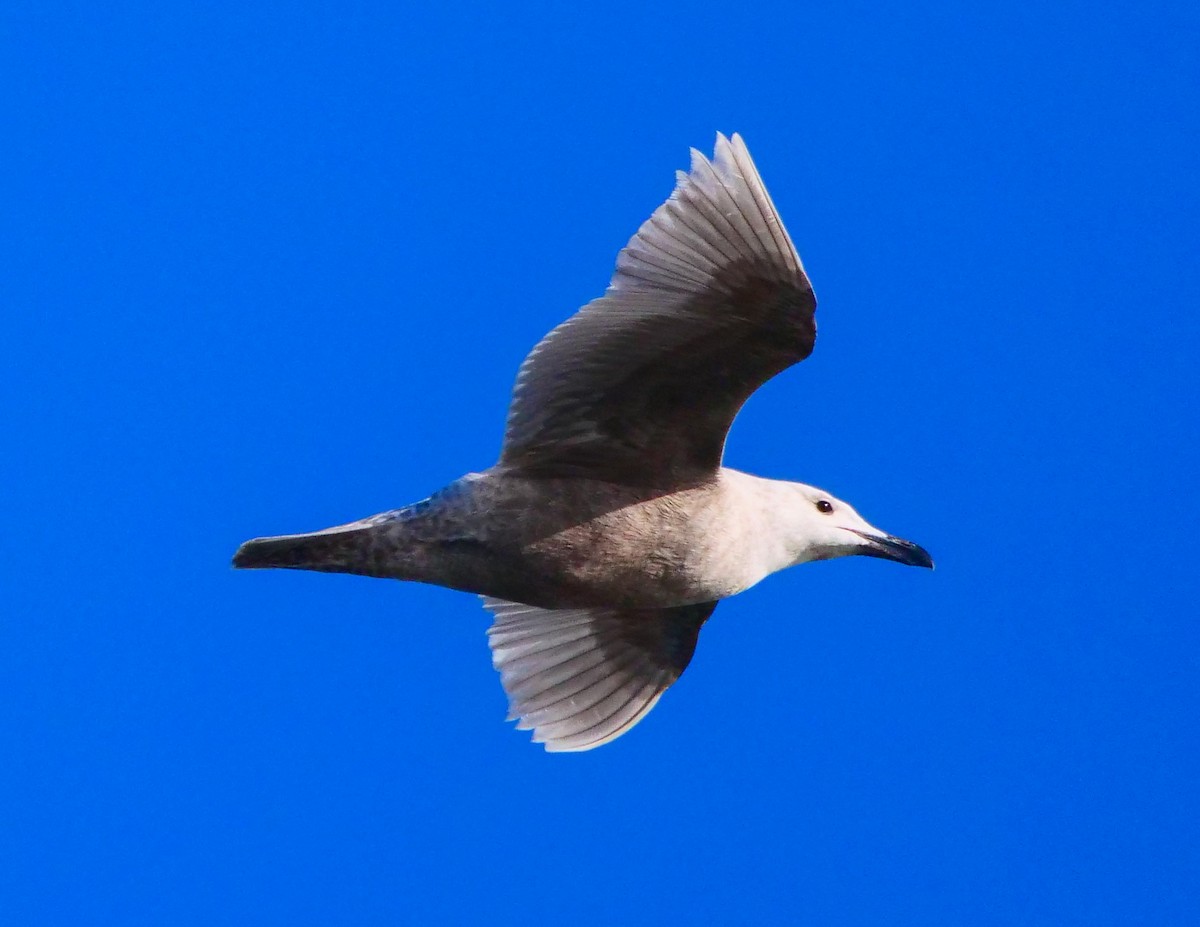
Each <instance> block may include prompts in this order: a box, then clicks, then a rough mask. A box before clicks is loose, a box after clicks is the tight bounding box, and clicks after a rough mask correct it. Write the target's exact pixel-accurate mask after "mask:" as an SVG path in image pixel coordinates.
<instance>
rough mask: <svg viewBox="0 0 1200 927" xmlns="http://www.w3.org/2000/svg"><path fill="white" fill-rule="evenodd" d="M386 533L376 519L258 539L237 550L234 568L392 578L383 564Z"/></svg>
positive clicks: (386, 549) (386, 547) (386, 546)
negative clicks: (314, 571)
mask: <svg viewBox="0 0 1200 927" xmlns="http://www.w3.org/2000/svg"><path fill="white" fill-rule="evenodd" d="M381 533H382V532H380V530H379V529H378V527H377V525H376V524H374V523H373V520H372V519H366V520H364V521H361V522H354V523H352V524H349V525H340V526H338V527H336V528H326V529H325V530H324V531H312V532H309V533H307V534H284V535H280V536H278V537H269V538H254V539H253V540H251V541H247V542H246V543H245V544H243V545H242V546H241V547H239V548H238V549H237V553H235V554H234V555H233V566H234V567H235V568H236V569H239V570H265V569H272V568H278V569H285V570H317V571H319V572H325V573H366V574H368V575H377V576H378V575H385V576H386V575H390V571H389V570H387V568H386V566H385V565H384V563H382V562H377V561H381V560H382V559H383V557H382V556H381V555H385V554H386V553H387V552H388V547H389V546H390V545H387V544H386V543H383V541H384V539H383V538H382V537H381V536H380V535H381Z"/></svg>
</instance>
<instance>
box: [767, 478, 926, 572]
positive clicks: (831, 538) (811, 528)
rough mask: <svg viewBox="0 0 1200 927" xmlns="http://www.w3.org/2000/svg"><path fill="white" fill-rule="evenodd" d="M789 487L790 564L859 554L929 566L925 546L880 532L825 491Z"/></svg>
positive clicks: (804, 486)
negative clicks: (791, 557)
mask: <svg viewBox="0 0 1200 927" xmlns="http://www.w3.org/2000/svg"><path fill="white" fill-rule="evenodd" d="M790 488H791V489H792V490H793V497H792V499H791V500H790V504H789V505H788V512H787V516H786V517H787V519H788V521H789V522H790V523H791V529H792V530H791V531H789V532H788V533H789V535H790V536H791V538H792V544H793V547H794V549H793V550H792V551H791V554H792V556H793V557H794V558H795V559H794V560H793V561H792V562H793V563H806V562H807V561H809V560H831V559H832V558H834V557H849V556H851V555H853V554H863V555H865V556H867V557H882V558H883V559H885V560H895V561H896V562H897V563H904V564H907V565H909V566H920V567H929V568H930V569H932V568H933V558H932V557H930V556H929V552H928V551H927V550H925V548H923V547H921V546H920V545H918V544H914V543H913V542H912V541H905V540H903V539H902V538H898V537H894V536H893V535H890V534H888V533H886V532H884V531H880V530H879V529H878V528H876V527H874V526H873V525H870V524H868V523H867V521H866V520H865V519H864V518H863V517H862V516H861V515H859V514H858V512H856V511H855V510H854V507H853V506H851V505H849V504H847V503H845V502H842V501H841V500H840V499H838V498H836V497H834V496H832V495H830V494H829V493H827V492H825V490H823V489H817V487H815V486H806V485H805V484H803V483H792V484H790Z"/></svg>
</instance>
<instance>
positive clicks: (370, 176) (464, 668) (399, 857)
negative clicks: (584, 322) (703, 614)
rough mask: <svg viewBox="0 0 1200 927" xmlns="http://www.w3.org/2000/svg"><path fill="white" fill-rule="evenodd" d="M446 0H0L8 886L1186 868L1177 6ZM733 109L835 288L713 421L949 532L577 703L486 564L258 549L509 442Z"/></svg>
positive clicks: (921, 905) (1158, 875)
mask: <svg viewBox="0 0 1200 927" xmlns="http://www.w3.org/2000/svg"><path fill="white" fill-rule="evenodd" d="M431 6H432V5H428V4H420V5H416V4H414V5H403V4H382V3H381V4H357V3H356V4H349V5H346V4H343V5H340V6H338V7H337V8H334V7H332V6H326V5H304V4H279V5H276V6H264V5H259V4H253V3H251V4H225V5H214V4H189V5H180V4H155V5H129V4H121V3H117V4H104V5H95V4H69V5H68V4H56V3H36V4H34V3H17V4H9V5H8V6H7V7H6V11H5V12H4V14H3V16H2V19H3V23H4V29H3V33H2V35H3V38H2V39H0V41H2V42H3V47H2V49H0V51H2V54H0V71H2V72H3V74H2V77H3V87H4V90H3V91H2V92H0V108H2V113H0V115H2V117H3V121H4V124H5V125H6V126H7V127H8V131H7V132H6V133H5V135H6V141H5V145H4V153H3V158H2V160H3V170H0V202H3V204H4V207H3V210H0V249H2V253H3V255H4V260H3V264H4V268H3V270H2V271H0V296H2V302H3V308H4V318H5V320H6V326H7V330H8V331H7V336H6V337H5V338H3V339H2V344H0V361H2V363H0V395H3V397H4V401H3V404H2V406H0V408H2V409H3V415H4V430H5V433H6V434H7V436H8V441H7V442H6V445H5V451H4V453H3V454H0V477H2V479H3V485H4V486H5V492H4V493H3V494H0V515H2V517H3V521H4V525H5V529H6V530H5V531H4V532H3V533H0V564H2V565H0V576H2V581H3V589H4V600H5V607H4V609H3V611H4V613H5V616H6V617H4V619H3V620H2V621H0V680H3V682H0V693H2V696H0V742H3V743H4V744H5V756H4V760H3V762H0V822H2V823H0V919H3V920H4V921H5V922H6V923H13V924H60V923H61V924H121V925H134V924H154V925H162V924H173V925H174V924H181V925H184V924H197V925H199V924H206V925H207V924H213V923H224V924H292V925H294V924H322V925H325V924H376V923H380V924H382V923H388V924H395V923H439V922H440V923H477V922H486V923H489V924H496V925H499V924H509V923H514V924H515V923H521V924H527V923H539V922H554V923H561V922H570V923H574V924H580V925H584V924H614V923H623V924H637V923H651V922H654V923H662V922H664V921H670V922H684V923H686V922H708V923H722V924H739V923H745V924H762V923H782V922H792V923H812V924H822V925H842V924H847V925H849V924H871V925H878V924H921V925H928V924H973V925H990V924H997V925H1000V924H1054V925H1064V924H1088V925H1095V924H1107V923H1112V924H1131V923H1145V924H1155V925H1161V924H1179V923H1184V922H1187V921H1188V920H1190V919H1191V918H1193V917H1194V916H1195V911H1196V910H1197V907H1198V905H1200V897H1198V896H1200V889H1198V887H1197V886H1198V885H1200V838H1198V836H1197V834H1198V832H1200V829H1198V824H1200V821H1198V817H1200V814H1198V812H1200V802H1198V800H1197V792H1196V782H1197V781H1198V780H1200V757H1198V751H1197V739H1196V718H1197V713H1198V710H1200V686H1198V683H1197V678H1198V670H1200V633H1198V631H1197V615H1196V611H1197V609H1196V602H1197V597H1198V593H1200V588H1198V586H1200V584H1198V583H1197V567H1196V559H1195V554H1194V549H1195V546H1196V533H1197V523H1198V519H1200V506H1198V504H1197V492H1196V481H1197V476H1198V469H1200V468H1198V464H1200V455H1198V453H1197V437H1196V427H1197V414H1196V413H1197V394H1198V387H1200V383H1198V382H1197V379H1198V378H1197V374H1196V360H1195V358H1196V356H1197V351H1198V350H1200V324H1198V322H1197V310H1196V305H1197V298H1196V297H1197V285H1196V281H1197V273H1196V267H1197V264H1196V256H1197V253H1200V234H1198V233H1197V223H1196V216H1197V214H1198V209H1200V195H1198V194H1200V183H1198V181H1197V171H1196V139H1197V138H1200V117H1198V112H1197V106H1196V92H1197V78H1198V77H1200V74H1198V70H1200V68H1198V67H1197V59H1196V57H1195V48H1196V41H1197V36H1198V35H1200V29H1198V27H1200V16H1198V15H1197V13H1196V7H1195V6H1194V5H1185V4H1178V5H1173V4H1168V3H1157V4H1156V3H1150V4H1138V5H1133V4H1128V5H1125V6H1120V5H1110V6H1107V7H1097V6H1096V5H1094V4H1081V3H1050V4H1039V5H1037V8H1036V9H1034V8H1026V7H1027V6H1028V5H1021V4H1018V5H1015V6H1014V5H1013V4H999V3H997V4H976V5H970V6H964V5H961V4H948V3H947V4H937V3H917V4H901V5H883V6H880V5H876V4H854V3H850V4H844V3H843V4H828V5H825V6H813V5H809V4H778V5H769V4H755V3H749V4H737V5H733V6H729V5H716V4H713V5H708V6H705V5H702V4H701V5H696V4H687V5H684V4H676V3H662V4H653V5H648V4H633V3H628V4H590V5H587V6H586V7H583V6H581V5H574V8H572V9H568V8H567V5H566V4H561V5H550V4H538V5H525V4H515V5H508V4H504V5H501V4H463V5H456V6H451V7H446V8H444V9H441V10H434V9H432V8H431ZM717 130H721V131H725V132H732V131H738V132H741V133H742V134H743V135H744V136H745V138H746V139H747V141H748V143H749V145H750V148H751V151H752V152H753V153H754V155H755V158H756V159H757V162H758V165H759V167H760V170H761V171H762V174H763V176H764V178H765V180H766V182H767V185H768V187H769V189H770V190H771V192H772V194H773V196H774V198H775V201H776V203H777V205H778V207H779V209H780V211H781V214H782V216H783V218H784V220H785V222H786V223H787V225H788V227H789V230H790V231H791V234H792V237H793V238H794V239H795V241H796V244H797V246H798V248H799V249H800V252H801V254H802V256H803V258H804V261H805V264H806V266H807V268H808V270H809V273H810V275H811V276H812V279H813V281H814V284H815V287H816V291H817V295H818V298H819V301H820V309H819V311H818V320H819V324H820V337H819V339H818V343H817V348H816V352H815V353H814V354H813V356H812V358H811V359H809V360H808V361H806V362H805V363H804V364H802V365H800V366H799V367H797V368H794V369H793V370H791V371H789V372H787V373H785V374H784V375H782V376H780V377H779V378H778V379H776V380H775V381H773V382H772V383H770V384H768V386H767V387H766V388H764V389H763V390H762V391H761V392H760V393H759V394H757V395H756V396H755V397H754V399H753V400H752V401H751V403H750V404H749V405H748V406H747V407H746V409H745V410H744V412H743V414H742V415H741V416H740V417H739V419H738V421H737V423H736V424H735V427H734V429H733V433H732V436H731V439H730V444H729V448H728V457H727V461H728V462H729V463H730V464H731V465H733V466H736V467H738V468H740V469H745V470H749V471H751V472H756V473H760V474H763V475H767V476H775V477H783V478H794V479H799V480H803V481H805V482H809V483H814V484H816V485H820V486H823V487H826V488H828V489H829V490H830V491H832V492H834V493H836V494H838V495H839V496H841V497H843V498H846V499H848V500H850V501H852V502H853V503H854V504H855V505H856V506H857V507H858V508H859V510H860V511H862V512H863V514H864V515H865V516H866V517H868V518H869V519H870V520H872V521H873V522H875V523H876V524H878V525H880V526H881V527H884V528H886V529H888V530H890V531H894V532H895V533H897V534H900V535H903V536H906V537H911V538H913V539H914V540H917V541H919V542H920V543H922V544H924V545H925V546H927V547H928V548H929V549H930V550H931V551H932V552H933V554H934V556H935V557H936V559H937V561H938V569H937V570H936V572H934V573H932V574H930V573H928V572H927V571H921V570H909V569H903V568H901V567H898V566H895V565H892V564H887V563H883V562H881V561H877V560H867V559H865V558H853V559H850V560H846V561H839V562H830V563H819V564H813V565H809V566H805V567H801V568H798V569H796V570H793V571H790V572H786V573H784V574H782V575H779V576H776V577H773V578H772V579H770V580H769V581H767V582H765V583H764V584H762V585H761V586H759V587H757V588H755V589H753V590H751V591H750V592H748V593H746V594H744V595H742V596H740V597H737V598H735V599H733V600H731V601H728V602H726V603H724V604H723V605H722V606H721V607H720V609H719V610H718V611H717V613H716V615H715V616H714V619H713V621H712V622H710V624H709V625H708V626H707V627H706V628H705V630H704V633H703V635H702V638H701V641H700V646H699V648H698V650H697V654H696V658H695V660H694V661H693V663H692V666H691V668H690V669H689V670H688V672H687V674H686V675H685V676H684V677H683V679H682V680H681V681H680V683H679V684H678V685H677V686H676V687H675V688H674V689H672V691H670V692H669V693H668V694H667V695H666V697H665V698H664V699H663V701H662V702H661V703H660V705H659V707H658V708H657V709H656V710H655V711H654V712H653V714H652V715H651V716H650V717H649V718H648V719H647V720H646V721H645V722H644V723H643V724H642V725H641V726H640V727H639V728H638V729H637V730H635V731H634V732H633V733H632V734H630V735H629V736H627V737H625V738H623V739H622V740H620V741H618V742H616V743H614V744H612V745H610V746H608V747H606V748H604V749H602V750H599V751H596V752H593V753H590V754H584V755H579V756H549V755H546V754H544V753H543V752H542V751H541V750H540V749H539V748H537V747H534V746H531V745H530V744H529V743H528V742H527V735H525V734H523V733H518V732H514V731H513V730H511V729H510V726H508V725H505V724H504V723H502V720H501V719H502V718H503V716H504V698H503V694H502V692H501V690H500V686H499V683H498V680H497V679H496V677H495V675H494V673H493V672H492V670H491V666H490V661H489V658H488V654H487V649H486V645H485V638H484V629H485V627H486V624H487V618H486V616H485V614H484V612H483V611H482V609H480V608H479V607H478V605H477V603H476V602H475V601H474V600H473V598H472V597H469V596H466V595H461V594H456V593H451V592H448V591H445V590H440V589H434V588H428V587H421V586H415V585H413V586H405V585H401V584H399V583H389V582H383V581H378V580H369V579H364V578H360V577H347V576H322V575H316V574H313V575H308V574H296V573H277V574H276V573H255V574H242V573H235V572H233V571H232V570H230V569H229V567H228V560H229V557H230V555H231V554H232V552H233V550H234V549H235V547H236V545H237V544H238V543H239V542H240V541H242V540H244V539H245V538H247V537H250V536H254V535H258V534H264V533H281V532H287V531H299V530H307V529H314V528H319V527H324V526H326V525H331V524H335V523H340V522H343V521H347V520H349V519H353V518H356V517H360V516H364V515H367V514H371V513H373V512H376V511H380V510H383V509H388V508H392V507H395V506H397V505H399V504H402V503H405V502H409V501H413V500H415V499H418V498H420V497H422V496H424V495H426V494H428V493H429V492H430V491H431V490H433V489H436V488H437V487H438V486H440V485H441V484H443V483H445V482H447V481H448V480H450V479H452V478H454V477H456V476H458V475H459V474H460V473H462V472H465V471H467V470H472V469H481V468H483V467H486V466H488V465H489V464H490V463H491V462H492V461H493V460H494V458H495V455H496V452H497V449H498V445H499V440H500V435H501V429H502V424H503V417H504V412H505V408H506V404H507V398H508V391H509V388H510V386H511V383H512V378H513V375H514V373H515V371H516V367H517V365H518V363H519V362H520V360H521V359H522V358H523V356H524V354H525V352H526V351H527V350H528V349H529V348H530V347H531V346H532V345H533V343H534V342H535V341H536V340H537V339H538V338H539V337H540V336H541V335H542V333H543V332H545V331H546V330H547V329H549V328H550V327H551V326H553V325H554V324H555V323H557V322H558V321H560V320H561V319H563V318H564V317H566V316H567V315H568V314H570V313H571V312H573V311H574V309H575V308H576V307H577V306H578V305H580V304H582V303H583V302H586V301H587V300H589V299H591V298H592V297H594V296H596V295H598V294H599V293H600V292H601V291H602V289H603V287H604V285H605V283H606V281H607V279H608V276H609V273H610V271H611V268H612V261H613V258H614V256H615V254H616V251H617V249H618V248H619V247H620V246H621V245H622V244H623V243H624V242H625V240H626V239H627V238H628V236H629V235H630V234H631V233H632V232H633V231H634V230H635V229H636V228H637V226H638V224H639V223H640V222H641V221H642V220H643V219H644V218H646V216H648V215H649V214H650V212H651V210H653V208H654V207H655V206H656V205H658V203H660V202H661V201H662V199H663V198H665V196H666V195H667V193H668V192H669V191H670V188H671V185H672V176H673V171H674V170H675V169H677V168H680V167H684V166H686V163H687V149H688V148H689V147H690V146H696V147H699V148H702V149H707V150H711V145H712V140H713V137H714V134H715V132H716V131H717Z"/></svg>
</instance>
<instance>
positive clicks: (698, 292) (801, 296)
mask: <svg viewBox="0 0 1200 927" xmlns="http://www.w3.org/2000/svg"><path fill="white" fill-rule="evenodd" d="M815 309H816V300H815V298H814V296H813V292H812V287H811V285H810V284H809V282H808V278H807V276H805V273H804V269H803V267H802V265H801V263H800V258H799V256H798V255H797V254H796V250H795V248H794V246H793V245H792V243H791V240H790V239H789V238H788V235H787V232H786V230H785V229H784V227H783V225H782V223H781V222H780V221H779V217H778V216H777V214H776V213H775V209H774V207H773V205H772V203H771V200H770V197H769V196H768V194H767V191H766V189H765V188H764V187H763V185H762V181H761V179H760V178H759V176H758V172H757V170H756V169H755V167H754V164H753V162H752V161H751V160H750V155H749V152H747V151H746V148H745V145H744V144H743V143H742V140H741V139H740V138H739V137H738V136H736V135H735V136H733V139H732V141H730V140H727V139H725V138H724V136H718V137H717V145H716V154H715V156H714V159H713V161H712V162H710V161H708V160H707V159H706V158H705V157H704V156H703V155H701V154H699V153H698V152H696V151H693V152H692V170H691V172H690V173H688V174H684V173H682V172H681V173H680V174H679V175H678V184H677V186H676V188H675V191H674V192H673V193H672V194H671V198H670V199H669V200H667V202H666V203H664V204H663V205H662V206H660V207H659V208H658V209H657V210H656V211H655V213H654V214H653V215H652V216H651V217H650V219H649V220H647V221H646V222H645V223H644V224H643V225H642V227H641V229H640V230H639V231H638V233H637V234H636V235H635V236H634V237H633V238H632V239H631V240H630V242H629V244H628V245H627V246H626V247H625V248H624V250H622V252H621V254H620V255H619V256H618V259H617V270H616V273H615V274H614V276H613V279H612V282H611V284H610V285H609V288H608V291H607V292H606V293H605V295H604V296H603V297H602V298H600V299H597V300H595V301H593V302H591V303H589V304H588V305H587V306H585V307H584V308H583V309H582V310H580V311H579V312H578V313H576V314H575V316H573V317H572V318H570V319H568V320H567V321H566V322H564V323H563V324H562V325H560V326H559V327H558V328H556V329H555V330H554V331H552V332H551V333H550V334H549V335H547V336H546V337H545V338H544V339H543V340H542V342H541V343H540V344H539V345H538V346H537V347H536V348H534V350H533V352H532V353H531V354H530V355H529V357H528V358H526V360H525V363H524V364H523V365H522V367H521V371H520V374H519V375H518V377H517V384H516V388H515V390H514V394H513V402H512V406H511V408H510V410H509V420H508V429H507V433H506V435H505V442H504V450H503V453H502V455H501V459H500V462H501V464H502V465H505V466H509V467H514V468H520V469H522V470H523V471H525V472H528V473H535V474H544V475H554V476H588V477H592V478H596V479H606V480H610V481H613V482H621V483H628V484H633V485H663V486H674V485H679V484H682V483H687V482H691V481H695V480H699V479H704V478H706V477H708V476H711V475H712V473H713V472H714V471H715V470H716V469H717V468H718V467H719V466H720V464H721V454H722V451H723V448H724V444H725V435H726V433H727V432H728V430H729V426H730V425H731V424H732V422H733V419H734V416H736V415H737V412H738V410H739V409H740V408H741V406H742V404H743V403H744V402H745V401H746V399H747V398H749V396H750V394H751V393H753V392H754V390H756V389H757V388H758V387H759V386H761V385H762V384H763V383H765V382H766V381H767V380H768V379H770V378H771V377H773V376H774V375H775V374H777V373H779V372H780V371H781V370H783V369H785V368H786V367H789V366H790V365H792V364H794V363H796V362H797V361H800V360H803V359H804V358H805V357H807V356H808V355H809V353H810V352H811V351H812V347H813V342H814V340H815V338H816V325H815V322H814V317H813V316H814V310H815Z"/></svg>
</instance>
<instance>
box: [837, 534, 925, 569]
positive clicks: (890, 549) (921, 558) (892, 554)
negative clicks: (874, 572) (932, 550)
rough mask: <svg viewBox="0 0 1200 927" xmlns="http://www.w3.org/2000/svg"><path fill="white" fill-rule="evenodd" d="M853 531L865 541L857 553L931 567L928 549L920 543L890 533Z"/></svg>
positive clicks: (910, 564) (907, 564) (908, 564)
mask: <svg viewBox="0 0 1200 927" xmlns="http://www.w3.org/2000/svg"><path fill="white" fill-rule="evenodd" d="M854 533H855V534H857V535H858V536H859V537H861V538H862V539H863V540H864V541H866V543H865V544H864V545H863V547H862V549H861V550H860V551H859V553H862V554H865V555H866V556H868V557H880V558H882V559H884V560H895V561H896V562H897V563H903V564H905V565H906V566H917V567H925V568H926V569H929V570H932V569H933V557H931V556H929V551H927V550H926V549H925V548H924V547H922V546H921V545H920V544H914V543H913V542H912V541H906V540H904V539H903V538H897V537H892V536H891V535H890V534H867V533H866V532H865V531H855V532H854Z"/></svg>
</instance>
